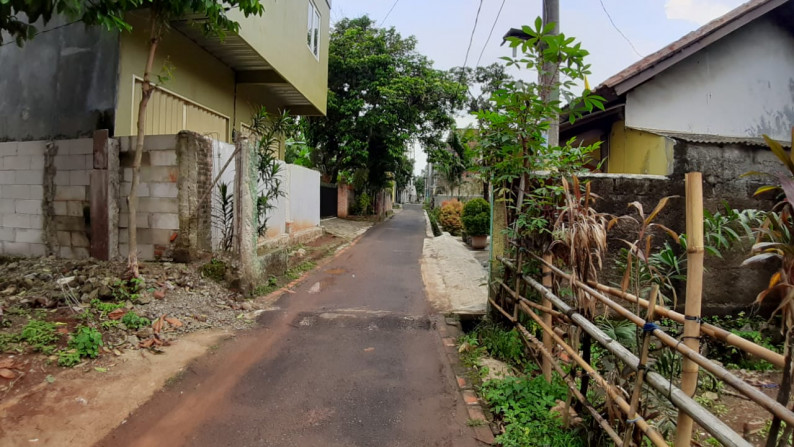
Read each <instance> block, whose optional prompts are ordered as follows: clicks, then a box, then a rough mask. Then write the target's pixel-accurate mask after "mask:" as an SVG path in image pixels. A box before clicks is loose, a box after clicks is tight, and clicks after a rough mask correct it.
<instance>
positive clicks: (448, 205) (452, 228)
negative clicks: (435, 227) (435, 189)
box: [438, 199, 463, 236]
mask: <svg viewBox="0 0 794 447" xmlns="http://www.w3.org/2000/svg"><path fill="white" fill-rule="evenodd" d="M462 213H463V203H461V202H460V201H458V200H457V199H452V200H445V201H444V202H442V203H441V211H440V212H439V215H438V222H439V223H440V224H441V227H442V228H444V231H448V232H449V233H450V234H451V235H453V236H459V235H460V230H462V229H463V223H462V222H461V220H460V217H461V214H462Z"/></svg>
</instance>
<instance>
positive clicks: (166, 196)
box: [118, 135, 179, 260]
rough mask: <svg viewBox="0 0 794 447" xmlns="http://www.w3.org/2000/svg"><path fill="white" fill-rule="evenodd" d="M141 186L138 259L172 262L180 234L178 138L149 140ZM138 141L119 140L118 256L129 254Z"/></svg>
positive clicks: (145, 152) (132, 138)
mask: <svg viewBox="0 0 794 447" xmlns="http://www.w3.org/2000/svg"><path fill="white" fill-rule="evenodd" d="M144 141H145V143H144V144H145V146H144V153H143V158H142V160H141V171H140V183H139V184H138V211H137V213H136V222H137V224H138V257H139V258H140V259H142V260H151V259H171V258H172V256H173V242H174V241H175V240H176V238H177V236H178V234H179V206H178V205H179V204H178V199H177V196H178V193H179V190H178V188H177V180H178V178H179V168H178V163H177V154H176V136H175V135H155V136H148V137H146V139H145V140H144ZM134 145H135V137H122V138H120V153H119V164H120V169H121V171H122V176H121V181H120V187H119V200H118V204H119V235H118V241H119V254H120V255H121V256H127V254H128V253H129V234H128V230H127V229H128V228H129V219H130V214H129V206H128V204H127V197H128V196H129V194H130V188H131V187H132V162H133V155H134Z"/></svg>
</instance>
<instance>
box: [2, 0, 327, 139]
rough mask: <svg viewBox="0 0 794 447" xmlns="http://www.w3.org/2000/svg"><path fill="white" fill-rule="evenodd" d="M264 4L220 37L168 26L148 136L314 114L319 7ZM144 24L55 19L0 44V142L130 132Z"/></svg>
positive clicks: (320, 79)
mask: <svg viewBox="0 0 794 447" xmlns="http://www.w3.org/2000/svg"><path fill="white" fill-rule="evenodd" d="M263 3H264V6H265V12H264V14H263V15H262V16H261V17H256V16H252V17H244V16H243V15H242V13H240V12H239V11H231V12H230V13H229V16H230V18H231V19H233V20H236V21H238V22H239V23H240V31H239V33H237V34H229V35H227V36H226V37H225V39H224V40H223V41H221V40H220V39H218V38H217V37H214V36H212V37H207V36H204V35H203V33H202V32H201V30H200V27H197V26H192V25H191V24H190V23H188V22H187V21H175V22H173V23H172V24H171V30H170V31H169V32H168V33H167V34H166V35H165V37H164V39H163V41H162V43H161V44H160V46H159V48H158V51H157V56H158V57H157V60H156V61H155V64H154V67H155V69H154V73H153V74H154V75H157V74H159V73H165V72H166V71H165V70H163V71H161V68H162V67H166V66H170V67H172V68H171V69H170V71H171V72H172V73H171V75H170V79H168V80H167V81H165V82H164V83H163V84H162V85H161V86H159V87H158V89H157V90H156V92H155V93H154V94H153V96H152V99H151V101H150V103H149V107H148V112H147V118H146V120H147V134H150V135H169V134H170V135H173V134H176V133H177V132H179V131H181V130H191V131H195V132H198V133H202V134H207V135H208V136H211V137H213V138H214V139H216V140H220V141H231V138H232V131H233V130H235V129H236V130H241V129H242V127H244V126H245V125H246V124H248V123H249V119H250V117H251V114H252V112H253V110H254V109H256V108H258V107H259V106H266V107H267V108H268V110H271V111H278V110H289V111H290V112H291V113H293V114H296V115H323V114H325V109H326V91H327V84H328V82H327V79H328V72H327V66H328V36H329V17H330V2H329V0H291V1H275V0H263ZM146 16H147V14H146V13H143V12H141V13H136V12H133V13H130V14H128V17H127V20H128V21H129V22H130V23H131V24H132V25H133V31H132V32H131V33H129V32H108V31H107V30H105V29H103V28H100V27H90V28H86V27H85V26H83V24H81V23H72V24H68V23H66V22H65V21H64V20H63V19H60V21H58V20H54V21H53V22H51V23H50V24H49V25H48V26H47V27H43V31H44V32H42V33H40V35H38V36H36V38H35V39H33V40H32V41H30V42H28V43H26V44H25V46H24V47H22V48H19V47H17V46H16V45H13V44H11V45H3V46H2V47H0V61H2V63H0V98H2V99H1V100H0V141H23V140H45V139H53V138H60V139H70V138H79V137H90V136H91V135H92V134H93V132H94V131H95V130H97V129H110V135H111V136H129V135H134V134H135V133H136V125H135V124H136V121H137V103H138V101H139V100H140V94H141V93H140V82H141V78H142V76H143V69H144V65H145V62H146V55H147V46H148V36H149V32H148V24H147V21H146V19H145V18H146ZM155 79H156V78H155ZM155 82H156V81H155Z"/></svg>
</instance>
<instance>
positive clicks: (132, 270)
mask: <svg viewBox="0 0 794 447" xmlns="http://www.w3.org/2000/svg"><path fill="white" fill-rule="evenodd" d="M150 14H151V26H152V30H151V34H150V38H149V57H148V58H147V59H146V68H145V69H144V71H143V82H142V83H141V102H140V104H138V134H137V135H136V137H135V157H134V159H133V162H132V185H131V186H130V194H129V197H127V203H128V205H129V226H128V231H129V239H130V240H129V254H128V257H127V271H128V273H129V274H130V275H132V277H134V278H137V277H139V276H140V272H139V271H138V222H137V212H138V183H140V171H141V158H143V142H144V138H146V106H147V105H148V104H149V98H151V97H152V92H153V91H154V87H153V86H152V84H151V82H150V81H149V75H150V73H151V71H152V65H154V55H155V53H156V51H157V44H158V43H159V42H160V25H159V23H158V21H157V15H156V13H155V11H152V10H150Z"/></svg>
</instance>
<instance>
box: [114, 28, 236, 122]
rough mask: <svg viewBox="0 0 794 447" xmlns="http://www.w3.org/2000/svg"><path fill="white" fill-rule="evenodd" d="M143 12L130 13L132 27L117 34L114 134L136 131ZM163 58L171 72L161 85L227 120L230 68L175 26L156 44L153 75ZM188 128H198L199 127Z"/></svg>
mask: <svg viewBox="0 0 794 447" xmlns="http://www.w3.org/2000/svg"><path fill="white" fill-rule="evenodd" d="M147 16H148V14H147V13H137V14H130V16H129V17H128V19H129V21H130V23H131V24H132V26H133V31H132V32H131V33H122V35H121V39H120V41H121V42H120V45H121V52H120V55H121V57H120V62H119V98H118V107H117V111H116V132H115V133H116V135H117V136H126V135H133V134H135V133H136V132H135V127H136V124H135V121H136V119H134V118H133V117H135V118H137V115H138V105H137V104H135V101H134V98H135V94H134V90H133V89H134V81H133V76H138V77H139V78H142V77H143V70H144V68H145V66H146V58H147V56H148V46H149V42H148V40H149V25H148V23H147V21H146V20H145V17H147ZM166 60H168V61H169V62H170V63H171V65H173V74H172V78H171V79H170V80H169V81H168V82H166V83H165V84H164V85H163V87H164V88H166V89H167V90H169V91H171V92H173V93H176V94H177V95H180V96H184V97H186V98H187V99H189V100H191V101H194V102H196V103H198V104H200V105H202V106H204V107H206V108H209V109H212V110H213V111H215V112H217V113H219V114H222V115H226V116H227V117H229V118H230V121H231V118H232V116H233V115H234V72H233V71H232V69H231V68H229V67H227V66H226V65H224V64H223V63H222V62H221V61H219V60H218V59H216V58H215V57H214V56H212V55H211V54H209V53H207V52H206V51H204V50H203V49H201V48H200V47H199V46H197V45H196V44H195V43H193V42H192V41H190V40H189V39H188V38H187V37H185V36H184V35H183V34H181V33H179V32H178V31H175V30H170V31H169V32H168V33H167V34H166V35H165V37H164V38H163V40H162V42H161V43H160V45H159V48H158V50H157V58H156V60H155V63H154V69H153V73H154V74H155V75H156V74H158V73H160V72H161V69H162V67H164V65H165V61H166ZM154 81H155V82H156V78H155V79H154ZM138 88H140V87H138ZM192 130H196V131H197V132H201V129H192ZM230 135H231V133H230Z"/></svg>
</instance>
